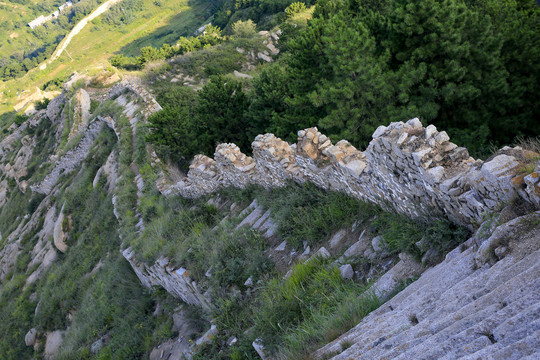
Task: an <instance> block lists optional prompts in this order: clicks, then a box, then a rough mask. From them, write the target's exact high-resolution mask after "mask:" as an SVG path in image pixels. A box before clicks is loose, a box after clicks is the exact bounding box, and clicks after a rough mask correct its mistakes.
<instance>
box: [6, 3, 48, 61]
mask: <svg viewBox="0 0 540 360" xmlns="http://www.w3.org/2000/svg"><path fill="white" fill-rule="evenodd" d="M29 3H30V4H40V6H41V7H42V8H43V10H42V11H36V10H35V9H32V8H31V6H29V5H30V4H18V3H12V2H10V1H9V0H3V1H0V24H2V25H1V29H2V31H0V58H1V57H5V56H10V55H11V54H12V53H13V52H15V51H20V50H21V49H22V48H28V47H32V46H33V45H34V42H35V40H36V39H35V37H34V35H33V32H32V30H31V29H30V28H29V27H27V26H26V24H27V23H29V22H30V21H32V20H33V19H35V18H36V17H38V16H39V15H47V14H49V13H50V12H48V11H47V10H51V9H53V7H52V6H51V5H52V4H53V2H52V1H38V0H31V1H29ZM53 10H54V9H53Z"/></svg>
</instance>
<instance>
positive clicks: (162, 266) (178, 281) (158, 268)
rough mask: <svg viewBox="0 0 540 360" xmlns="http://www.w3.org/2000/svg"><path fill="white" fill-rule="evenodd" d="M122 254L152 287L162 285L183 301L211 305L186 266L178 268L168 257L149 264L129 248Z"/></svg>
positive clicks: (144, 283)
mask: <svg viewBox="0 0 540 360" xmlns="http://www.w3.org/2000/svg"><path fill="white" fill-rule="evenodd" d="M122 255H123V256H124V258H126V260H127V261H128V262H129V263H130V265H131V267H132V268H133V270H134V271H135V274H137V277H138V278H139V280H140V281H141V283H142V284H143V285H144V286H146V287H148V288H151V287H152V286H161V287H163V288H164V289H165V290H167V292H168V293H169V294H171V295H173V296H175V297H177V298H179V299H182V301H184V302H186V303H188V304H191V305H196V306H200V307H203V308H209V307H210V301H209V300H208V298H207V297H206V296H205V295H203V294H201V292H200V291H199V288H198V287H197V284H196V283H195V281H193V280H192V279H191V277H190V274H189V271H188V270H186V269H184V268H182V267H181V268H176V267H173V266H170V265H169V260H168V259H167V258H160V259H158V260H157V261H156V262H155V263H154V264H153V265H147V264H145V263H143V262H139V261H137V260H136V259H135V257H134V254H133V251H132V250H131V249H130V248H127V249H126V250H124V251H123V252H122Z"/></svg>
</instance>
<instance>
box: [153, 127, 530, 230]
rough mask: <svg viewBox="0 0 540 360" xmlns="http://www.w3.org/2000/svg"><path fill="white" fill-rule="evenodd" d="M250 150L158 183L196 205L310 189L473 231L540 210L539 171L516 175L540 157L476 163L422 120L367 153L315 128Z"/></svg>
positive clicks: (229, 152)
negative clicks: (301, 186)
mask: <svg viewBox="0 0 540 360" xmlns="http://www.w3.org/2000/svg"><path fill="white" fill-rule="evenodd" d="M252 148H253V157H249V156H246V155H245V154H243V153H242V152H241V151H240V149H239V148H238V147H237V146H236V145H234V144H221V145H218V147H217V149H216V152H215V155H214V158H215V160H212V159H211V158H209V157H206V156H203V155H197V156H196V157H195V159H194V160H193V163H192V165H191V166H190V171H189V173H188V175H187V177H185V178H184V179H182V180H181V181H178V182H176V183H174V184H168V185H167V184H166V182H164V181H163V179H160V181H161V182H160V190H161V191H162V192H163V193H164V194H171V193H179V194H181V195H182V196H185V197H188V198H195V197H199V196H202V195H204V194H209V193H213V192H215V191H217V190H219V189H221V188H224V187H228V186H233V187H237V188H245V187H246V186H248V185H250V184H257V185H261V186H264V187H265V188H274V187H280V186H284V185H285V184H286V182H287V181H289V180H293V181H295V182H297V183H303V182H306V181H309V182H312V183H314V184H316V185H317V186H319V187H321V188H324V189H328V190H334V191H340V192H343V193H345V194H347V195H349V196H352V197H354V198H357V199H359V200H363V201H367V202H370V203H373V204H377V205H379V206H381V207H383V208H385V209H387V210H393V211H396V212H399V213H402V214H405V215H407V216H410V217H419V216H428V217H435V216H446V217H448V218H449V219H451V220H452V221H454V222H457V223H460V224H462V225H466V226H468V227H469V228H474V227H475V224H478V223H479V222H481V219H482V217H483V216H484V214H485V213H487V212H490V211H494V210H495V209H496V208H497V206H498V205H499V204H501V203H505V202H509V201H511V200H513V199H515V198H516V197H521V198H523V199H524V200H525V201H527V202H529V203H531V204H532V205H534V206H535V207H536V208H539V207H540V188H539V184H540V178H539V176H538V175H537V174H538V173H539V171H535V172H532V173H530V174H521V175H517V174H516V173H517V172H518V171H517V170H518V169H519V168H520V167H522V165H523V164H522V162H521V160H520V159H523V158H526V157H528V158H529V159H530V158H536V157H537V156H538V154H532V155H531V154H529V153H530V152H527V151H524V150H522V149H521V148H518V147H516V148H509V147H505V148H503V149H502V150H500V151H499V152H497V154H496V156H494V157H492V158H491V159H489V160H488V161H486V162H483V161H481V160H475V159H473V158H472V157H470V156H469V152H468V151H467V149H465V148H463V147H459V146H457V145H456V144H454V143H452V142H451V141H450V138H449V136H448V134H447V133H446V132H445V131H440V132H439V131H438V130H437V128H436V127H435V126H433V125H429V126H427V127H425V128H424V127H423V126H422V123H421V122H420V120H418V119H412V120H409V121H407V122H406V123H403V122H396V123H391V124H390V125H389V126H380V127H379V128H378V129H377V130H376V131H375V133H374V134H373V140H372V141H371V142H370V144H369V146H368V147H367V149H366V150H365V151H364V152H362V151H360V150H358V149H356V148H355V147H354V146H352V145H351V144H350V143H349V142H348V141H346V140H341V141H339V142H337V143H336V144H335V145H334V144H332V141H331V140H330V139H329V138H328V137H327V136H325V135H323V134H321V133H320V132H319V131H318V130H317V128H310V129H305V130H301V131H299V132H298V141H297V143H296V144H292V145H291V144H288V143H287V142H285V141H283V140H281V139H280V138H278V137H276V136H275V135H273V134H265V135H259V136H257V137H256V138H255V141H254V142H253V144H252ZM536 167H537V168H538V170H540V165H536Z"/></svg>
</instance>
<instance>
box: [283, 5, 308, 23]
mask: <svg viewBox="0 0 540 360" xmlns="http://www.w3.org/2000/svg"><path fill="white" fill-rule="evenodd" d="M306 10H307V8H306V4H304V3H303V2H300V1H298V2H294V3H292V4H291V5H289V6H287V8H286V9H285V14H286V15H287V18H289V19H290V18H292V17H293V16H294V15H296V14H298V13H301V12H302V11H306Z"/></svg>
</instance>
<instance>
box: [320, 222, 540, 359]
mask: <svg viewBox="0 0 540 360" xmlns="http://www.w3.org/2000/svg"><path fill="white" fill-rule="evenodd" d="M538 224H540V212H536V213H533V214H529V215H526V216H523V217H520V218H517V219H515V220H513V221H511V222H509V223H507V224H503V225H500V226H499V227H498V228H497V229H496V230H495V231H494V233H493V235H491V236H490V238H488V240H485V242H483V244H490V246H500V241H499V240H498V239H506V240H507V241H508V246H509V251H508V254H507V255H506V256H504V257H503V258H501V259H492V260H491V263H490V262H489V261H488V262H484V261H485V258H484V257H483V254H484V249H485V247H482V246H480V248H477V246H476V244H475V241H476V239H475V238H474V237H473V238H471V239H469V240H468V241H467V242H466V243H465V244H464V245H462V246H460V247H458V248H456V249H455V250H453V251H452V252H450V253H449V254H448V255H447V256H446V259H445V260H444V261H443V262H442V263H440V264H439V265H437V266H435V267H433V268H429V269H428V270H426V271H425V272H424V273H423V274H422V275H421V276H420V278H419V279H418V280H417V281H416V282H414V283H412V284H411V285H409V286H408V287H407V288H406V289H405V290H403V291H402V292H400V293H399V294H398V295H397V296H395V297H394V298H392V299H391V300H390V301H388V302H387V303H385V304H384V305H382V306H381V307H380V308H379V309H377V310H375V311H373V312H372V313H371V314H369V315H368V316H367V317H365V318H364V319H363V320H362V322H361V323H360V324H358V325H357V326H356V327H354V328H353V329H351V330H350V331H349V332H347V333H346V334H344V335H343V336H341V337H339V338H338V339H336V340H334V341H333V342H331V343H329V344H328V345H326V346H324V347H323V348H322V349H320V350H319V351H317V352H316V353H315V354H314V357H316V358H321V357H322V356H324V355H325V354H332V356H330V358H332V359H336V360H339V359H347V360H348V359H381V358H386V359H443V358H444V359H485V358H488V359H501V360H502V359H524V358H531V359H532V358H538V357H539V356H540V340H539V339H540V336H539V335H540V226H539V225H538ZM524 249H526V250H524ZM479 261H480V262H479ZM479 266H480V267H479ZM381 279H382V278H381ZM342 343H347V344H351V343H352V344H353V345H352V346H350V347H349V348H347V349H345V350H343V349H342V345H341V344H342ZM327 358H328V357H327Z"/></svg>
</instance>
